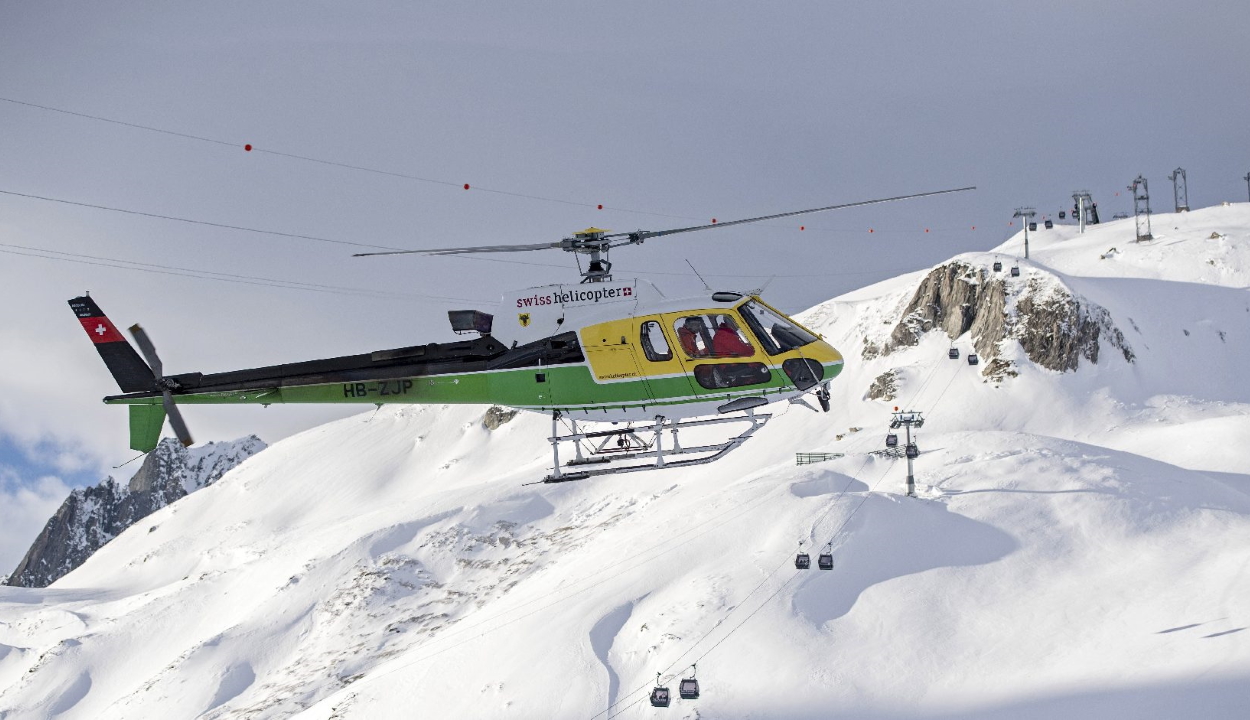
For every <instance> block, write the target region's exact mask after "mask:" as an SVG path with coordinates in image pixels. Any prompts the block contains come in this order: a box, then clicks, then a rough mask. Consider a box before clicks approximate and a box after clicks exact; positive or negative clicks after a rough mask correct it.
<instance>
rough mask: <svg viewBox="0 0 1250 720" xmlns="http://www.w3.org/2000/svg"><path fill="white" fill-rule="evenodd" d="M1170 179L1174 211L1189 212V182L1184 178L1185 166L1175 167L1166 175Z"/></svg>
mask: <svg viewBox="0 0 1250 720" xmlns="http://www.w3.org/2000/svg"><path fill="white" fill-rule="evenodd" d="M1168 180H1171V181H1172V195H1173V197H1175V198H1176V212H1178V213H1182V212H1189V183H1188V182H1186V180H1185V168H1176V169H1175V170H1173V171H1172V174H1171V175H1168Z"/></svg>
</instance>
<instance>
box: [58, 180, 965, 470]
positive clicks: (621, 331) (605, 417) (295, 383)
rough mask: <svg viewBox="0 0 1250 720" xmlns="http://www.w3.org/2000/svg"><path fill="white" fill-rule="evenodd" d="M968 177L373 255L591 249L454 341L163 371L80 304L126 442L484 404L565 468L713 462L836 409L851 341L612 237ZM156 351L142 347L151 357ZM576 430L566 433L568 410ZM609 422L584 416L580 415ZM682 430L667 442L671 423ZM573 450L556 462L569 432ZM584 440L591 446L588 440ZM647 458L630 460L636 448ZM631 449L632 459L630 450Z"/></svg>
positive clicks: (464, 318)
mask: <svg viewBox="0 0 1250 720" xmlns="http://www.w3.org/2000/svg"><path fill="white" fill-rule="evenodd" d="M969 189H972V188H958V189H954V190H941V191H936V192H927V193H919V194H914V195H904V196H898V197H892V198H881V199H877V200H868V201H862V202H855V203H846V204H842V205H832V206H828V207H823V208H815V209H812V210H800V211H795V212H787V213H779V214H775V215H766V216H762V217H755V218H747V219H744V220H735V221H730V222H723V223H715V222H714V223H712V224H709V225H698V226H693V227H685V228H677V229H672V230H660V231H646V230H639V231H635V232H630V233H609V232H608V231H606V230H602V229H599V228H587V229H586V230H583V231H581V232H578V233H575V234H574V235H573V236H572V237H569V238H564V239H562V240H560V241H559V242H554V243H539V244H533V245H496V246H483V247H466V248H443V249H434V250H406V251H396V252H388V253H364V254H365V255H393V254H407V253H420V254H427V255H451V254H461V253H480V252H489V253H495V252H523V251H533V250H547V249H559V250H564V251H566V252H572V253H577V254H579V255H585V256H587V259H588V262H587V264H586V269H585V270H583V271H582V273H581V275H582V280H581V282H580V283H577V284H572V285H548V286H544V287H537V288H529V289H526V290H521V291H517V292H513V293H510V294H508V295H505V296H504V297H503V299H502V301H501V303H500V305H499V307H498V309H496V310H495V312H494V313H493V314H492V313H486V312H483V311H480V310H452V311H450V312H449V313H448V317H449V320H450V322H451V328H452V330H453V331H454V332H455V333H457V334H464V335H475V337H472V338H470V339H465V340H460V341H457V342H446V343H430V344H427V345H413V346H409V347H401V348H396V349H392V350H379V351H375V352H371V353H365V354H361V355H349V356H344V357H336V358H329V359H325V360H309V361H304V362H296V363H289V364H284V365H273V366H269V367H260V368H252V369H247V370H233V371H227V372H220V373H199V372H191V373H181V374H177V375H165V374H164V370H163V366H162V363H161V360H160V358H159V356H158V355H157V353H156V349H155V347H154V346H153V344H152V342H151V341H150V340H149V338H148V336H147V334H146V333H145V332H144V330H143V329H142V328H141V327H139V326H138V325H134V326H132V327H131V328H130V333H131V335H132V336H133V337H134V340H135V343H136V344H137V345H138V346H139V350H140V351H141V352H142V357H141V356H140V355H139V353H137V352H136V351H135V349H134V347H132V346H131V344H130V343H129V342H127V341H126V339H125V337H124V336H122V334H121V333H120V332H119V331H118V330H117V328H116V327H115V326H114V325H113V323H112V322H110V321H109V319H108V318H107V317H106V316H105V315H104V313H103V312H102V311H101V310H100V307H99V305H97V304H96V302H95V300H93V299H92V298H91V297H90V296H88V295H84V296H82V297H77V298H74V299H73V300H70V301H69V304H70V307H71V308H73V310H74V313H75V314H76V315H77V316H78V319H79V321H80V322H81V324H82V327H83V329H84V330H85V331H86V332H87V335H88V336H89V337H90V338H91V340H92V342H93V343H94V344H95V347H96V350H97V351H98V352H99V353H100V357H101V358H102V359H103V360H104V362H105V364H106V365H107V366H108V368H109V371H110V372H111V373H112V374H113V377H114V379H115V380H116V381H117V384H118V385H119V386H120V388H121V390H122V392H123V393H124V394H122V395H111V396H108V397H106V398H104V402H105V403H108V404H117V405H129V406H130V446H131V447H132V448H133V449H135V450H138V451H140V452H149V451H151V450H152V449H153V448H155V447H156V445H157V442H158V441H159V439H160V434H161V429H162V426H163V425H164V422H165V419H166V418H167V417H168V419H169V421H170V425H171V427H172V429H173V430H174V433H175V434H176V435H177V437H178V438H179V440H181V441H182V443H183V444H185V445H190V444H191V442H192V439H191V434H190V432H189V431H188V430H187V425H186V423H185V422H184V421H183V419H182V415H181V413H180V412H179V409H178V406H179V405H186V404H240V403H247V404H257V405H270V404H273V403H359V404H374V405H383V404H388V403H403V404H449V403H463V404H483V405H501V406H506V407H510V408H516V409H519V410H528V411H534V412H541V413H545V414H549V415H550V416H551V418H552V435H551V437H550V438H549V442H550V443H551V446H552V452H553V461H554V462H553V468H552V472H551V474H550V475H548V476H547V477H546V478H545V481H547V482H558V481H564V480H574V479H581V478H585V477H589V476H592V475H602V474H608V473H616V472H628V471H635V470H649V469H655V468H664V467H679V466H683V465H693V464H701V463H708V462H712V461H714V460H716V459H718V458H720V457H723V456H724V455H725V454H726V453H728V452H730V451H731V450H733V449H734V448H736V447H738V446H739V445H741V444H742V443H744V442H745V441H746V440H747V439H748V438H749V437H750V436H751V435H752V434H754V433H755V431H756V430H758V429H759V428H760V427H762V426H763V425H764V423H766V422H767V420H768V418H769V417H770V416H769V415H767V414H763V413H757V412H756V410H757V409H758V408H761V407H764V406H766V405H769V404H771V403H774V402H778V401H783V400H790V401H798V400H799V399H800V398H801V397H802V396H803V395H806V394H813V395H815V397H816V398H817V400H818V401H819V402H820V404H821V407H822V408H823V409H824V410H825V411H826V412H827V411H828V410H829V389H828V384H829V381H830V380H832V379H833V378H834V377H836V376H837V375H838V373H839V372H841V370H842V362H843V361H842V355H841V354H840V353H839V352H838V351H837V350H835V349H834V348H833V347H832V346H830V345H829V344H828V343H826V342H825V341H824V340H823V339H821V338H820V337H819V336H818V335H817V334H815V333H813V332H811V331H810V330H808V329H806V328H804V327H803V326H802V325H800V324H799V323H797V322H795V321H794V320H792V319H791V318H788V317H786V316H785V315H784V314H783V313H781V312H779V311H778V310H777V309H776V308H773V307H772V306H770V305H769V304H768V303H766V302H765V301H764V300H763V299H762V298H761V297H760V296H759V295H758V294H757V293H741V292H727V291H726V292H708V293H707V294H706V295H704V296H698V297H694V298H685V299H679V300H677V299H673V300H670V299H667V298H665V297H664V296H663V295H662V294H661V293H660V292H659V291H658V290H657V289H656V288H655V287H654V286H653V285H651V284H650V283H648V282H646V281H643V280H626V281H619V280H613V278H612V264H611V262H609V260H608V254H609V251H610V250H611V249H612V248H614V247H620V246H622V245H638V244H641V243H643V242H644V241H646V240H649V239H653V238H659V237H664V236H667V235H675V234H678V233H686V232H694V231H697V230H709V229H713V228H723V227H732V226H734V225H742V224H746V223H754V222H761V221H766V220H774V219H779V218H785V217H792V216H795V215H803V214H807V213H815V212H825V211H829V210H836V209H842V208H848V207H857V206H863V205H872V204H877V203H883V202H890V201H894V200H903V199H909V198H918V197H928V196H932V195H942V194H946V193H953V192H961V191H963V190H969ZM145 359H146V362H145ZM561 419H564V420H566V421H568V423H569V424H568V427H569V428H570V431H569V432H568V433H566V434H563V435H561V434H560V425H559V421H560V420H561ZM579 422H582V423H586V422H589V423H596V424H598V423H611V424H612V426H610V427H608V428H607V429H600V430H591V431H586V430H584V429H579V426H578V423H579ZM725 423H746V425H747V427H746V429H745V430H742V431H741V432H740V433H739V434H738V435H735V436H733V437H730V438H728V439H725V440H723V441H719V442H714V443H711V444H703V445H693V446H682V444H681V442H680V438H679V435H678V431H679V430H682V429H686V428H695V427H708V426H714V425H720V424H725ZM665 432H669V433H671V441H670V443H669V444H668V446H667V447H665V443H664V438H663V435H664V433H665ZM561 443H571V444H572V446H573V449H574V457H573V458H572V459H570V460H569V461H568V462H567V463H561V461H560V444H561ZM584 449H588V452H587V453H586V454H583V450H584ZM639 459H641V460H643V462H634V461H636V460H639ZM630 463H633V464H630Z"/></svg>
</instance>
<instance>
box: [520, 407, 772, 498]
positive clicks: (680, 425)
mask: <svg viewBox="0 0 1250 720" xmlns="http://www.w3.org/2000/svg"><path fill="white" fill-rule="evenodd" d="M770 418H772V415H769V414H757V413H756V412H755V411H754V410H753V409H748V410H745V411H743V412H742V413H741V414H735V415H734V416H733V417H716V418H706V419H702V420H668V419H666V418H665V417H663V416H656V418H655V422H654V423H653V424H651V425H649V426H640V427H636V426H630V427H625V428H621V429H619V430H597V431H594V432H579V431H578V429H577V421H575V420H574V421H573V422H572V432H570V433H568V434H567V435H560V434H559V430H560V428H559V421H560V413H559V412H555V413H552V415H551V437H549V438H547V441H548V442H550V443H551V453H552V459H553V461H554V466H553V469H552V471H551V474H550V475H548V476H547V477H545V478H543V482H546V483H557V482H568V481H570V480H584V479H585V478H588V477H594V476H596V475H612V474H615V473H626V472H638V471H640V470H658V469H662V468H675V467H686V466H688V465H702V464H704V463H710V462H713V461H715V460H718V459H720V458H722V457H724V456H725V455H726V454H728V453H729V452H730V451H731V450H733V449H734V448H736V447H738V446H739V445H741V444H743V443H744V442H746V441H747V439H748V438H750V437H751V436H752V435H754V434H755V431H756V430H759V429H760V428H761V427H764V424H765V423H767V422H768V421H769V419H770ZM743 422H745V423H749V426H748V427H747V428H746V429H745V430H743V431H742V432H741V433H739V434H738V435H735V436H734V437H732V438H729V439H728V440H726V441H725V442H723V443H717V444H713V445H695V446H691V447H683V446H682V444H681V440H680V438H679V437H678V434H677V433H678V431H679V430H682V429H686V428H693V427H705V426H708V425H724V424H726V423H743ZM665 432H669V433H671V434H672V446H671V447H669V448H665V447H664V433H665ZM582 441H587V442H589V443H590V445H591V449H590V456H589V457H586V456H584V455H583V454H582ZM567 442H571V443H573V451H574V454H575V457H574V458H573V459H572V460H570V461H568V463H566V464H565V466H563V467H562V466H561V463H560V443H567ZM704 453H707V454H704ZM683 455H702V456H701V457H694V458H684V459H677V460H673V459H670V458H674V457H681V456H683ZM640 458H655V460H654V461H652V462H646V463H638V464H634V465H623V466H622V465H617V464H616V463H620V462H623V461H628V460H635V459H640ZM590 465H596V466H598V467H593V468H590V467H587V466H590ZM571 468H576V469H571Z"/></svg>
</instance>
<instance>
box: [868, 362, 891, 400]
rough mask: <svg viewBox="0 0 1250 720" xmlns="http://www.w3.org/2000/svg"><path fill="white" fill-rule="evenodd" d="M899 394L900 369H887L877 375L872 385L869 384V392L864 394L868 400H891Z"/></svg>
mask: <svg viewBox="0 0 1250 720" xmlns="http://www.w3.org/2000/svg"><path fill="white" fill-rule="evenodd" d="M897 396H898V371H897V370H887V371H886V372H883V373H881V374H880V375H878V376H877V379H876V380H873V381H872V385H870V386H868V392H867V393H866V394H865V395H864V398H865V399H866V400H885V401H887V402H888V401H890V400H893V399H894V398H895V397H897Z"/></svg>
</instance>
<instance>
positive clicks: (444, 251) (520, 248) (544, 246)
mask: <svg viewBox="0 0 1250 720" xmlns="http://www.w3.org/2000/svg"><path fill="white" fill-rule="evenodd" d="M558 247H560V243H558V242H557V243H534V244H533V245H479V246H477V247H459V248H434V249H432V250H388V251H386V252H367V253H355V254H354V255H352V257H369V256H371V255H413V254H420V255H463V254H465V253H480V252H491V253H494V252H528V251H530V250H551V249H553V248H558Z"/></svg>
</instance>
